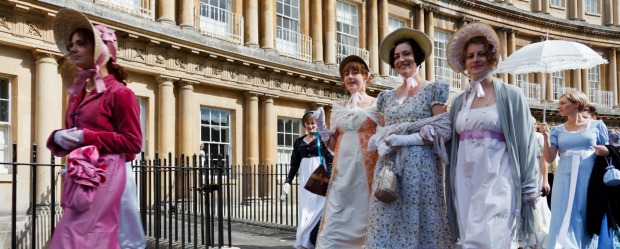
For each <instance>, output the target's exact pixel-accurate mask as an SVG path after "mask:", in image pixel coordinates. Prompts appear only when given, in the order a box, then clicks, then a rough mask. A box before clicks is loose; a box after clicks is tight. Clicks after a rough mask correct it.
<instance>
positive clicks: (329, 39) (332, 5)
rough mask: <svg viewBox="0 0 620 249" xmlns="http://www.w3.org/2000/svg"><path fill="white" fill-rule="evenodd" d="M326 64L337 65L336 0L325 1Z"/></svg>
mask: <svg viewBox="0 0 620 249" xmlns="http://www.w3.org/2000/svg"><path fill="white" fill-rule="evenodd" d="M324 3H325V5H324V6H323V7H324V10H325V14H324V15H323V16H324V18H325V22H324V23H323V24H324V25H325V30H324V34H325V37H324V39H325V42H324V43H323V44H324V49H325V64H326V65H336V53H337V51H336V0H325V2H324Z"/></svg>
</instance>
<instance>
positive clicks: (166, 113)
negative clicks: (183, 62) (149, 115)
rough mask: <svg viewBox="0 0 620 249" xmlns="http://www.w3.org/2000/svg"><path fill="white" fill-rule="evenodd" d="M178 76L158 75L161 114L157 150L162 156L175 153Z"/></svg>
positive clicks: (158, 122)
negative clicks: (176, 87)
mask: <svg viewBox="0 0 620 249" xmlns="http://www.w3.org/2000/svg"><path fill="white" fill-rule="evenodd" d="M177 80H179V79H178V78H174V77H170V76H165V75H160V76H159V77H157V82H159V94H158V95H159V96H158V98H157V106H158V107H159V111H158V113H159V115H158V118H157V125H158V126H159V127H158V137H159V143H158V146H157V150H158V151H159V155H160V157H163V158H167V156H168V153H172V156H176V154H175V147H174V145H175V143H176V141H174V137H175V133H176V132H175V120H176V119H175V118H174V117H175V106H174V105H175V103H176V101H175V99H174V82H176V81H177Z"/></svg>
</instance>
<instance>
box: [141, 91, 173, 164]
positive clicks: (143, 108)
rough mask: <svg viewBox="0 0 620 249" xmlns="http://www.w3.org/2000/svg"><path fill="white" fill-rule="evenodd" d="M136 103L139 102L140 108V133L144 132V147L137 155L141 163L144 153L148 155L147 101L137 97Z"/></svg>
mask: <svg viewBox="0 0 620 249" xmlns="http://www.w3.org/2000/svg"><path fill="white" fill-rule="evenodd" d="M136 101H138V106H139V107H140V131H141V132H142V147H141V149H140V152H139V153H138V154H137V155H136V159H134V160H136V161H138V162H140V160H141V159H142V152H143V151H144V153H145V155H146V114H147V109H146V106H147V105H146V103H147V99H146V98H142V97H137V98H136ZM166 153H167V152H166Z"/></svg>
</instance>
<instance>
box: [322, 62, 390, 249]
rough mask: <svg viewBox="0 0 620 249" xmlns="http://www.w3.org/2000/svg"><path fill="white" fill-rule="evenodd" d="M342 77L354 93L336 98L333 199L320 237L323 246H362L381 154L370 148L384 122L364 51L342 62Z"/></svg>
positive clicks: (331, 142) (332, 141)
mask: <svg viewBox="0 0 620 249" xmlns="http://www.w3.org/2000/svg"><path fill="white" fill-rule="evenodd" d="M340 79H341V81H342V85H343V87H345V88H346V90H347V91H348V92H349V94H350V95H351V98H350V99H349V100H348V101H344V102H335V103H334V108H333V110H332V116H331V120H330V121H331V122H330V125H331V131H332V136H331V139H330V140H329V145H328V146H329V148H330V150H331V151H334V162H333V168H332V174H331V179H330V182H329V189H328V190H327V196H326V197H327V200H326V204H325V209H324V210H323V213H324V214H323V219H322V221H321V228H320V230H319V237H318V239H317V247H318V248H361V247H362V246H363V245H364V240H365V239H366V229H367V226H368V207H369V202H370V191H371V185H372V178H373V172H374V167H375V164H376V162H377V158H378V155H377V153H376V151H375V152H369V151H368V149H367V148H368V141H369V140H370V137H371V136H372V135H373V134H375V131H376V129H377V125H378V124H379V122H380V114H379V111H378V110H377V107H376V103H375V102H376V99H375V98H373V97H370V96H368V94H366V86H367V84H369V82H370V80H371V79H372V73H371V72H370V69H369V68H368V65H367V64H366V62H365V61H364V60H363V59H362V58H360V57H359V56H355V55H351V56H348V57H347V58H345V59H344V60H342V62H341V63H340Z"/></svg>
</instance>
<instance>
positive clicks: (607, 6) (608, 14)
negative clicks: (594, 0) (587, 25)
mask: <svg viewBox="0 0 620 249" xmlns="http://www.w3.org/2000/svg"><path fill="white" fill-rule="evenodd" d="M601 2H602V4H603V8H602V9H603V25H606V26H610V25H614V17H613V15H614V7H613V1H612V0H602V1H601Z"/></svg>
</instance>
